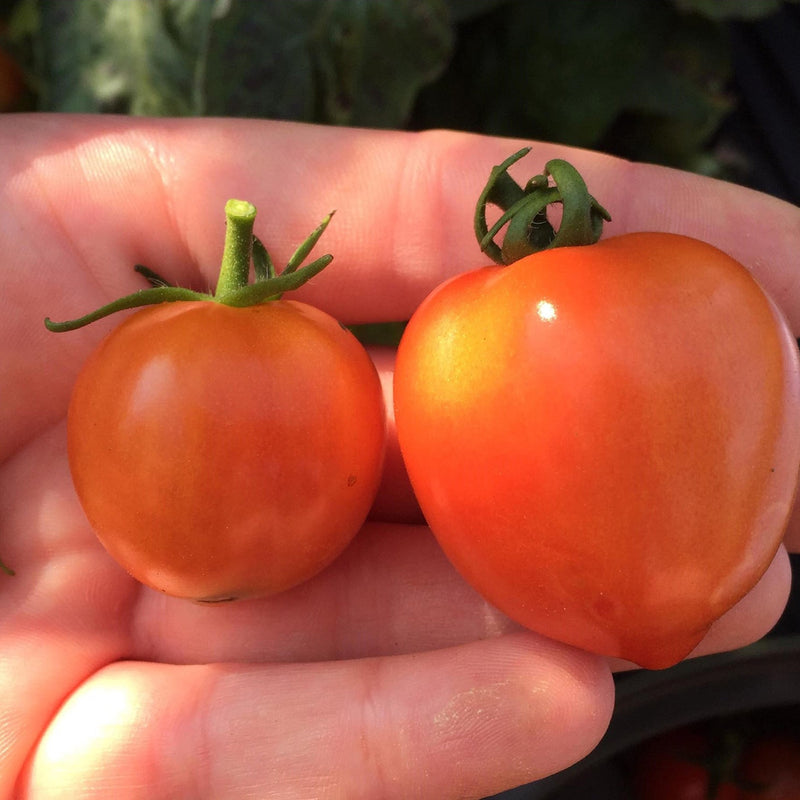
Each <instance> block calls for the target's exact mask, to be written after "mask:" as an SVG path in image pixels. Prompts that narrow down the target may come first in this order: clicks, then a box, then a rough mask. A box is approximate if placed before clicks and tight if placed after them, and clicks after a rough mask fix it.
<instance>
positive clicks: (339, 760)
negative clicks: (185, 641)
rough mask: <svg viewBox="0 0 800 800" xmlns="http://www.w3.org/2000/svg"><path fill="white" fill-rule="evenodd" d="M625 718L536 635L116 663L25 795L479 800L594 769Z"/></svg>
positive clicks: (91, 689)
mask: <svg viewBox="0 0 800 800" xmlns="http://www.w3.org/2000/svg"><path fill="white" fill-rule="evenodd" d="M612 705H613V683H612V681H611V676H610V673H609V670H608V667H607V666H606V665H605V664H604V662H603V661H602V660H601V659H599V658H596V657H594V656H590V655H588V654H586V653H583V652H580V651H577V650H574V649H572V648H568V647H565V646H562V645H559V644H557V643H555V642H551V641H549V640H546V639H542V638H539V637H537V636H535V635H533V634H527V633H520V634H511V635H507V636H503V637H500V638H497V639H493V640H486V641H481V642H474V643H470V644H467V645H462V646H459V647H454V648H449V649H445V650H438V651H432V652H428V653H421V654H413V655H403V656H392V657H385V658H373V659H363V660H357V661H342V662H327V663H317V664H300V665H296V664H292V665H289V664H285V665H284V664H271V665H203V666H175V665H163V664H143V663H134V662H128V663H116V664H113V665H111V666H109V667H107V668H105V669H104V670H102V671H100V672H99V673H97V674H96V675H95V676H94V677H93V678H91V679H90V680H88V681H87V682H86V683H85V684H84V685H83V686H82V687H80V688H79V689H78V690H77V691H76V692H75V694H74V695H73V696H72V697H71V698H70V699H69V700H68V701H67V702H66V703H65V704H64V706H63V707H62V709H61V711H60V712H59V713H58V715H57V716H56V718H55V719H54V721H53V722H52V724H51V726H50V727H49V729H48V730H47V732H46V733H45V735H44V736H43V738H42V740H41V742H40V744H39V746H38V748H37V751H36V753H35V755H34V757H33V759H32V760H31V762H30V766H29V770H28V772H27V774H26V776H25V781H24V783H25V788H26V789H27V793H25V796H31V797H37V798H38V797H51V796H63V794H59V793H63V792H66V791H67V787H73V789H75V790H77V788H78V787H80V789H81V791H80V796H81V797H82V798H86V800H89V798H100V797H103V798H107V797H114V798H115V800H128V799H129V798H149V800H153V798H162V797H163V798H167V797H186V798H215V800H225V798H236V800H245V798H264V797H270V798H272V799H273V800H290V799H291V800H298V799H300V798H302V800H310V798H320V797H325V798H347V800H355V799H356V798H363V800H370V799H371V798H375V799H376V800H377V799H378V798H379V799H380V800H392V798H398V799H399V798H402V799H403V800H405V799H406V798H408V797H415V798H419V799H420V800H424V799H425V798H431V800H433V799H434V798H435V800H445V799H446V798H479V797H483V796H485V795H488V794H493V793H496V792H499V791H502V790H504V789H507V788H511V787H513V786H518V785H521V784H523V783H527V782H529V781H532V780H535V779H538V778H541V777H544V776H546V775H549V774H551V773H553V772H556V771H558V770H560V769H563V768H565V767H567V766H569V765H570V764H571V763H573V762H575V761H577V760H579V759H580V758H581V757H583V756H584V755H585V754H587V753H588V752H589V751H590V750H591V749H592V748H593V747H594V745H595V744H596V743H597V741H598V740H599V739H600V737H601V736H602V735H603V733H604V731H605V728H606V726H607V723H608V720H609V717H610V714H611V709H612ZM71 796H75V794H72V795H71Z"/></svg>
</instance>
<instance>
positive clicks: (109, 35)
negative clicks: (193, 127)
mask: <svg viewBox="0 0 800 800" xmlns="http://www.w3.org/2000/svg"><path fill="white" fill-rule="evenodd" d="M213 10H214V4H213V3H210V2H208V1H207V0H161V2H140V0H48V2H47V3H40V4H39V14H40V15H41V19H40V38H41V47H40V50H41V56H40V64H39V71H40V72H41V73H42V80H41V84H42V96H41V99H40V107H41V108H42V109H43V110H50V111H81V112H87V111H89V112H102V111H112V112H120V113H130V114H148V115H190V114H197V113H201V112H202V110H203V109H202V105H203V101H202V96H201V90H202V86H201V81H202V77H203V75H202V71H201V70H200V69H199V65H201V64H202V62H203V61H204V58H205V55H204V51H205V47H206V43H207V40H208V30H209V25H210V22H211V16H212V12H213Z"/></svg>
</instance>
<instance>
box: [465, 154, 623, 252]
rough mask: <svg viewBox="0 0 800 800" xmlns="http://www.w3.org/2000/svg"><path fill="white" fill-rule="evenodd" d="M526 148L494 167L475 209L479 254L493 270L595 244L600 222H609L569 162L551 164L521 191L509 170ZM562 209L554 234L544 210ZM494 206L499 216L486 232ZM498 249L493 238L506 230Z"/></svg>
mask: <svg viewBox="0 0 800 800" xmlns="http://www.w3.org/2000/svg"><path fill="white" fill-rule="evenodd" d="M530 149H531V148H530V147H525V148H523V149H522V150H519V151H517V152H516V153H514V154H513V155H511V156H509V157H508V158H507V159H506V160H505V161H503V163H502V164H499V165H498V166H496V167H494V168H493V169H492V171H491V174H490V175H489V180H488V181H487V183H486V186H485V187H484V189H483V191H482V192H481V195H480V197H479V198H478V203H477V205H476V207H475V218H474V229H475V236H476V237H477V239H478V242H479V244H480V248H481V250H482V251H483V252H485V253H486V254H487V255H488V256H489V257H490V258H491V259H492V260H493V261H494V262H496V263H497V264H501V265H502V264H511V263H513V262H514V261H518V260H519V259H520V258H523V257H525V256H528V255H531V254H532V253H538V252H539V251H540V250H545V249H549V248H553V247H576V246H580V245H587V244H594V243H595V242H597V240H598V239H599V238H600V236H601V235H602V232H603V222H604V221H605V222H608V221H610V219H611V216H610V215H609V213H608V211H606V210H605V209H604V208H603V207H602V206H601V205H600V204H599V203H598V202H597V200H595V199H594V197H592V195H590V194H589V191H588V189H587V188H586V183H585V182H584V180H583V178H582V177H581V175H580V173H579V172H578V171H577V170H576V169H575V168H574V167H573V166H572V165H571V164H569V163H568V162H567V161H564V160H563V159H553V160H551V161H548V162H547V164H546V165H545V168H544V172H543V173H542V174H541V175H535V176H534V177H533V178H531V179H530V180H529V181H528V183H527V184H526V185H525V187H524V188H523V187H521V186H520V185H519V184H518V183H517V182H516V181H515V180H514V179H513V178H512V177H511V176H510V175H509V174H508V169H509V167H511V166H512V165H513V164H515V163H516V162H517V161H519V160H520V159H521V158H523V157H524V156H525V155H527V154H528V153H529V152H530ZM554 203H560V204H561V205H562V207H563V211H562V217H561V225H560V226H559V228H558V231H556V230H555V229H554V228H553V226H552V225H551V224H550V222H549V220H548V218H547V208H548V206H550V205H552V204H554ZM488 205H495V206H497V207H498V208H500V210H501V211H502V212H503V213H502V215H501V216H500V218H499V219H498V220H497V222H495V224H494V225H492V227H491V228H490V227H489V226H488V223H487V221H486V207H487V206H488ZM506 226H507V228H506V233H505V236H504V238H503V242H502V245H499V244H497V243H496V242H495V241H494V238H495V236H497V234H498V233H499V232H500V231H501V230H502V229H503V228H504V227H506Z"/></svg>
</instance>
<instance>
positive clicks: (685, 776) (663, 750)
mask: <svg viewBox="0 0 800 800" xmlns="http://www.w3.org/2000/svg"><path fill="white" fill-rule="evenodd" d="M714 759H715V754H714V753H713V752H712V748H711V746H710V742H709V740H708V739H707V738H706V737H705V736H704V735H703V734H702V733H700V732H699V731H696V730H694V729H693V728H680V729H677V730H674V731H669V732H668V733H665V734H662V735H660V736H656V737H655V738H653V739H651V740H650V741H648V742H647V743H646V744H644V745H643V746H642V748H641V749H640V750H639V752H638V753H637V756H636V761H635V764H634V770H633V791H634V797H635V798H636V800H710V798H714V800H740V794H739V789H738V788H737V786H736V784H735V783H734V781H733V780H732V778H731V777H730V776H722V775H720V776H718V777H717V778H716V779H715V778H713V777H712V774H713V773H714V772H716V771H717V767H716V766H715V761H714Z"/></svg>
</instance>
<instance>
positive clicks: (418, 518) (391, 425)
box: [370, 347, 425, 525]
mask: <svg viewBox="0 0 800 800" xmlns="http://www.w3.org/2000/svg"><path fill="white" fill-rule="evenodd" d="M370 355H371V356H372V360H373V362H374V364H375V367H376V369H377V370H378V376H379V377H380V380H381V388H382V389H383V404H384V407H385V408H386V454H385V458H384V463H383V475H382V478H381V483H380V486H379V487H378V494H377V497H376V498H375V502H374V503H373V506H372V511H371V512H370V519H372V520H379V521H381V522H405V523H409V524H412V525H419V524H422V523H424V521H425V518H424V517H423V514H422V511H421V509H420V507H419V503H417V498H416V496H415V494H414V489H413V488H412V486H411V481H410V480H409V477H408V472H407V471H406V466H405V462H404V461H403V455H402V453H401V452H400V445H399V444H398V441H397V426H396V425H395V419H394V391H393V381H394V351H393V350H391V349H390V348H385V347H384V348H374V349H372V350H371V352H370Z"/></svg>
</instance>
